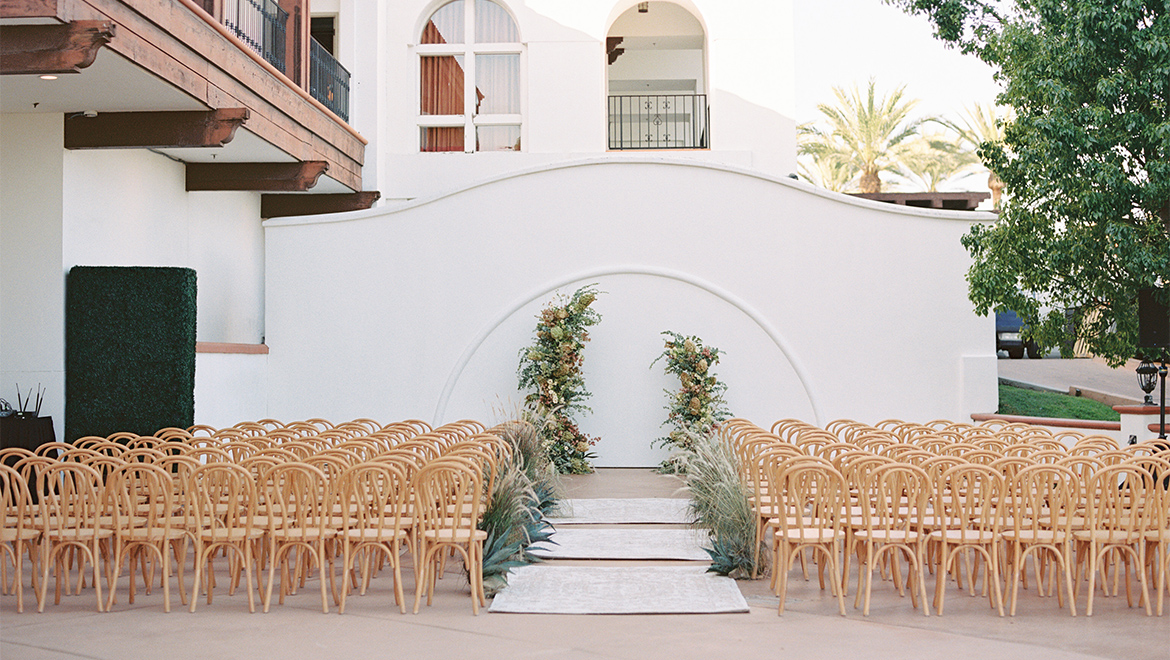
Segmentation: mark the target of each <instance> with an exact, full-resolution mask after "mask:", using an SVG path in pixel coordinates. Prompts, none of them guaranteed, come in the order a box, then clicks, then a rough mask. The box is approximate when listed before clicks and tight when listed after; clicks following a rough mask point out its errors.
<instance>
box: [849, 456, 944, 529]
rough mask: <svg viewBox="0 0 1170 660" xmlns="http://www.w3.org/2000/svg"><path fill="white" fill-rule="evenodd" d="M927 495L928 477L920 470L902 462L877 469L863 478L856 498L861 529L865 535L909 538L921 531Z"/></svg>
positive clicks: (929, 491)
mask: <svg viewBox="0 0 1170 660" xmlns="http://www.w3.org/2000/svg"><path fill="white" fill-rule="evenodd" d="M930 494H931V481H930V477H928V476H927V474H926V472H925V471H923V470H922V468H919V467H917V466H914V465H907V464H905V463H892V464H888V465H882V466H879V467H877V468H876V469H874V470H873V472H871V473H870V474H868V475H867V476H866V479H865V481H864V483H863V485H862V493H861V497H859V498H858V501H859V503H860V505H861V521H862V526H863V527H865V529H866V530H867V531H869V532H873V531H877V530H881V531H884V532H886V533H887V534H890V533H894V534H901V535H904V536H905V537H907V538H909V537H912V535H913V533H914V532H915V531H916V530H918V529H921V528H922V521H923V517H924V516H925V515H926V512H927V503H928V501H929V499H930Z"/></svg>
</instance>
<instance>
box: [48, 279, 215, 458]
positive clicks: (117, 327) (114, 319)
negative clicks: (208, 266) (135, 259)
mask: <svg viewBox="0 0 1170 660" xmlns="http://www.w3.org/2000/svg"><path fill="white" fill-rule="evenodd" d="M66 284H67V287H66V300H65V342H66V343H65V435H66V440H68V441H70V442H71V441H73V440H76V439H77V438H79V437H82V436H86V435H99V436H107V435H109V434H111V433H114V432H117V431H132V432H134V433H138V434H140V435H150V434H152V433H154V432H155V431H157V430H158V429H160V428H163V427H167V426H178V427H183V428H185V427H188V426H190V425H191V424H193V423H194V418H195V311H196V307H195V271H194V270H192V269H190V268H149V267H138V266H134V267H113V266H75V267H74V268H72V269H71V270H70V271H69V276H68V279H67V281H66Z"/></svg>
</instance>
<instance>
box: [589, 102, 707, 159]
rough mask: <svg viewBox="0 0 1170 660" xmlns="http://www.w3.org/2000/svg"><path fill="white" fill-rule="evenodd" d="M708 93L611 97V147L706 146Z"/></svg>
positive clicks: (701, 147)
mask: <svg viewBox="0 0 1170 660" xmlns="http://www.w3.org/2000/svg"><path fill="white" fill-rule="evenodd" d="M707 128H708V112H707V95H706V94H656V95H628V96H610V97H609V149H610V150H611V151H618V150H626V149H707V148H708V135H707Z"/></svg>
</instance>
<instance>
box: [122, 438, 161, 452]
mask: <svg viewBox="0 0 1170 660" xmlns="http://www.w3.org/2000/svg"><path fill="white" fill-rule="evenodd" d="M164 442H166V441H165V440H163V439H162V438H157V437H155V436H153V435H140V436H138V437H136V438H131V439H129V440H127V441H126V451H130V450H131V449H139V448H142V447H145V448H148V449H157V448H158V446H159V445H161V444H162V443H164Z"/></svg>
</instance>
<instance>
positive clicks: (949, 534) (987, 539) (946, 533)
mask: <svg viewBox="0 0 1170 660" xmlns="http://www.w3.org/2000/svg"><path fill="white" fill-rule="evenodd" d="M996 536H998V535H997V534H996V533H995V532H985V531H978V530H973V529H939V530H935V531H933V532H931V533H930V540H932V541H941V540H943V539H944V538H945V539H946V541H947V543H951V542H956V543H957V542H963V543H991V542H993V541H995V539H996Z"/></svg>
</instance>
